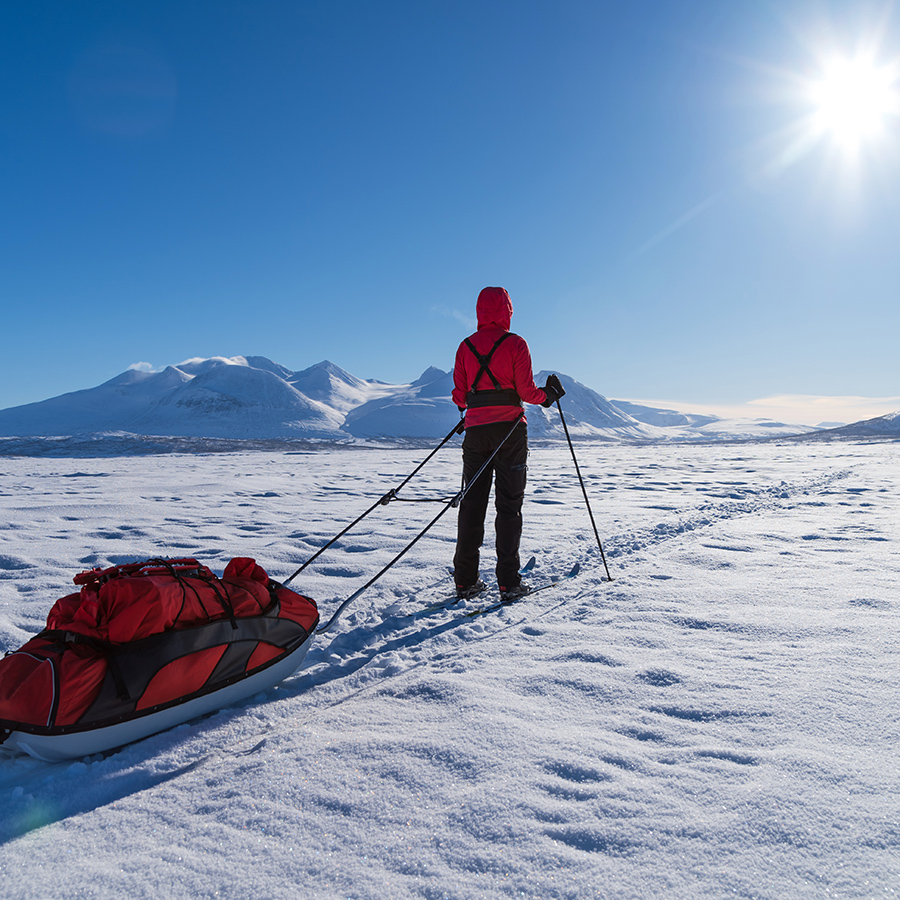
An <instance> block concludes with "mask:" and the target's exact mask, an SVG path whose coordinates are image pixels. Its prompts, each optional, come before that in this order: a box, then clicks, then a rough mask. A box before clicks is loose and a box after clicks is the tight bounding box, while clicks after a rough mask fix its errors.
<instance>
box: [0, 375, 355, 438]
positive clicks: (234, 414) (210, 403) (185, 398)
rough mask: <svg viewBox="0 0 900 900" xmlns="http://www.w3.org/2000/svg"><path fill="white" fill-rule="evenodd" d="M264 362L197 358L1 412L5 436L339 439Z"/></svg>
mask: <svg viewBox="0 0 900 900" xmlns="http://www.w3.org/2000/svg"><path fill="white" fill-rule="evenodd" d="M281 371H283V372H284V374H285V375H287V376H290V375H291V374H292V373H291V372H290V370H288V369H284V368H283V367H281V366H278V365H277V364H276V363H273V362H272V361H271V360H267V359H265V358H264V357H250V358H249V359H248V358H245V357H235V358H233V359H225V358H222V357H213V358H211V359H192V360H188V361H186V362H184V363H181V364H180V365H178V366H169V367H168V368H166V369H165V370H164V371H162V372H154V373H147V372H139V371H135V370H129V371H127V372H123V373H122V374H121V375H117V376H116V377H115V378H112V379H110V380H109V381H107V382H105V383H104V384H101V385H99V386H98V387H95V388H89V389H87V390H82V391H75V392H73V393H70V394H63V395H62V396H59V397H53V398H51V399H50V400H42V401H40V402H39V403H28V404H26V405H24V406H16V407H12V408H10V409H5V410H0V435H16V436H17V435H35V436H38V435H39V436H53V435H73V434H91V433H99V432H131V433H135V434H148V435H172V436H191V437H219V438H251V437H252V438H276V437H277V438H290V437H294V438H298V437H339V436H341V434H342V432H341V430H340V429H341V425H342V423H343V415H342V414H341V413H340V412H339V411H338V410H336V409H334V408H333V407H331V406H329V405H327V404H324V403H321V402H319V401H316V400H311V399H310V398H309V397H306V396H305V395H304V394H302V393H300V391H298V390H296V389H295V388H294V387H293V386H292V385H290V384H289V383H288V382H287V381H286V380H285V377H284V376H283V375H281V374H279V372H281Z"/></svg>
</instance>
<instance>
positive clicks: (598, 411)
mask: <svg viewBox="0 0 900 900" xmlns="http://www.w3.org/2000/svg"><path fill="white" fill-rule="evenodd" d="M549 374H550V372H549V371H548V370H543V371H541V372H538V374H537V376H536V379H535V380H536V381H537V383H539V384H542V383H543V382H544V380H545V379H546V377H547V375H549ZM557 374H558V375H559V378H560V380H561V381H562V383H563V386H564V387H565V389H566V397H565V399H564V401H563V403H562V407H563V410H564V412H565V416H566V423H567V425H568V428H569V432H570V434H571V435H572V436H573V437H578V438H583V439H599V440H627V441H642V442H645V441H672V440H677V441H692V440H706V441H709V440H736V439H743V440H747V439H759V438H766V437H776V436H777V437H782V436H792V437H793V436H796V437H803V436H805V435H812V434H813V433H822V434H828V432H827V431H825V432H821V431H819V430H817V429H815V428H811V427H809V426H801V425H788V424H785V423H780V422H772V421H770V420H761V419H756V420H751V419H740V420H728V419H718V418H716V417H713V416H698V415H692V414H687V413H680V412H678V411H677V410H668V409H667V410H663V409H656V408H653V407H646V406H641V405H640V404H636V403H632V402H630V401H615V400H609V399H607V398H606V397H604V396H603V395H602V394H599V393H598V392H597V391H595V390H593V389H592V388H589V387H587V386H586V385H583V384H581V383H580V382H578V381H576V380H575V379H574V378H572V377H571V376H568V375H566V374H564V373H559V372H558V373H557ZM451 387H452V375H451V373H450V372H445V371H443V370H442V369H438V368H436V367H434V366H429V367H428V368H427V369H426V370H425V371H424V372H423V373H422V374H421V375H420V376H419V377H418V378H416V379H415V380H413V381H411V382H408V383H406V384H388V383H385V382H382V381H378V380H376V379H368V380H364V379H361V378H359V377H357V376H356V375H353V374H351V373H350V372H347V371H346V370H345V369H342V368H341V367H340V366H338V365H336V364H335V363H333V362H331V361H329V360H322V361H321V362H319V363H315V364H314V365H312V366H309V367H308V368H306V369H302V370H299V371H292V370H291V369H289V368H287V367H285V366H282V365H281V364H279V363H276V362H273V361H272V360H270V359H268V358H267V357H264V356H236V357H221V356H218V357H216V356H214V357H206V358H201V357H193V358H190V359H187V360H185V361H184V362H182V363H179V364H178V365H176V366H167V367H166V368H165V369H162V370H160V371H157V372H146V371H143V370H138V369H134V368H133V369H128V370H126V371H125V372H122V373H120V374H119V375H116V376H114V377H113V378H111V379H109V380H108V381H105V382H103V383H102V384H100V385H97V386H96V387H93V388H87V389H82V390H78V391H72V392H69V393H65V394H61V395H59V396H57V397H51V398H49V399H47V400H41V401H37V402H35V403H28V404H23V405H21V406H15V407H10V408H7V409H4V410H0V437H4V438H47V439H50V438H59V437H71V436H78V437H82V438H83V437H86V436H91V435H101V434H117V435H132V436H136V437H140V436H145V437H157V438H163V437H170V438H190V439H217V440H225V441H228V440H255V441H271V440H295V439H311V440H317V441H320V440H327V441H334V440H338V441H358V440H363V441H365V440H373V439H374V440H385V439H401V440H410V439H413V440H418V439H433V438H438V437H442V436H444V435H445V434H446V433H447V431H448V430H449V429H450V428H452V426H453V424H454V422H455V421H457V420H458V416H459V413H458V411H457V409H456V406H455V405H454V404H453V401H452V400H451V399H450V390H451ZM526 414H527V417H528V422H529V426H530V431H531V434H532V435H533V436H534V437H535V438H538V439H541V438H546V439H552V438H561V437H564V432H563V429H562V425H561V422H560V419H559V416H558V414H557V410H556V409H555V408H554V407H552V406H551V407H550V408H548V409H544V408H542V407H540V406H530V405H528V406H526ZM881 418H883V419H885V422H884V423H883V424H881V425H879V424H878V421H879V420H871V422H872V424H871V425H870V426H869V429H868V431H866V430H865V429H863V432H862V433H865V434H879V435H882V436H883V435H885V434H894V433H898V432H900V414H894V417H893V418H891V417H881ZM864 424H865V423H858V425H860V426H862V425H864ZM853 427H854V426H845V427H844V428H838V429H833V431H834V432H841V433H846V434H847V435H848V436H852V435H853V434H854V432H852V431H850V432H848V431H847V429H848V428H849V429H852V428H853ZM879 429H880V430H879Z"/></svg>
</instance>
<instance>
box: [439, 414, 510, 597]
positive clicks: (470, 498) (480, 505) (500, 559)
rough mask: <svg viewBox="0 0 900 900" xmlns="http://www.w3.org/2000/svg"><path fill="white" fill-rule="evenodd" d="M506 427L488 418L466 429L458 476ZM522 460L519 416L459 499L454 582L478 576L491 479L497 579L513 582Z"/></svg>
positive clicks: (481, 459) (479, 460)
mask: <svg viewBox="0 0 900 900" xmlns="http://www.w3.org/2000/svg"><path fill="white" fill-rule="evenodd" d="M512 427H513V426H512V422H492V423H491V424H489V425H476V426H473V427H472V428H467V429H466V436H465V438H464V439H463V482H464V483H465V484H466V485H468V484H469V483H470V481H471V480H472V478H473V477H474V476H475V474H476V473H477V472H478V470H479V469H480V468H481V467H482V466H483V465H484V463H485V461H486V460H487V459H489V458H490V455H491V454H492V453H493V452H494V450H495V449H496V447H497V445H498V444H500V442H501V441H503V439H504V438H505V437H506V436H507V435H508V434H509V432H510V429H511V428H512ZM527 460H528V426H527V425H526V424H525V422H521V421H520V422H519V424H518V425H516V427H515V430H514V431H513V433H512V435H510V437H509V438H508V439H507V440H506V442H505V443H504V444H503V446H502V447H501V448H500V449H499V451H498V452H497V455H496V456H495V457H494V458H493V460H492V461H491V463H490V465H489V466H488V467H487V468H486V469H485V470H484V471H483V472H482V473H481V475H479V476H478V479H477V480H476V481H475V483H474V484H472V486H471V488H470V489H469V490H468V492H467V493H466V495H465V497H463V499H462V502H461V503H460V504H459V518H458V519H457V537H456V554H455V556H454V557H453V573H454V577H455V578H456V583H457V584H458V585H462V586H465V587H468V586H469V585H472V584H474V583H475V582H476V581H477V579H478V560H479V555H480V550H481V544H482V542H483V541H484V518H485V514H486V513H487V506H488V499H489V498H490V493H491V483H492V482H493V483H494V504H495V506H496V510H497V517H496V519H495V520H494V528H495V531H496V539H497V544H496V547H497V569H496V574H497V584H498V585H500V586H501V587H503V588H506V589H509V588H514V587H516V586H517V585H518V584H519V581H520V580H521V579H520V577H519V541H520V539H521V537H522V500H523V499H524V497H525V480H526V473H527V466H526V463H527Z"/></svg>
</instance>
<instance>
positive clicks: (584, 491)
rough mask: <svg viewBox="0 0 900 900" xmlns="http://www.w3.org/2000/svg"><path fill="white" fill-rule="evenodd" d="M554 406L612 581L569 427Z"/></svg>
mask: <svg viewBox="0 0 900 900" xmlns="http://www.w3.org/2000/svg"><path fill="white" fill-rule="evenodd" d="M556 408H557V409H558V410H559V418H560V421H561V422H562V427H563V431H565V433H566V440H567V441H568V442H569V450H570V451H571V452H572V462H573V463H575V472H576V473H577V474H578V480H579V482H581V493H582V494H584V502H585V504H586V505H587V511H588V515H589V516H590V517H591V525H592V526H593V528H594V537H595V538H597V546H598V547H599V548H600V559H602V560H603V568H604V569H606V577H607V578H608V579H609V580H610V581H612V580H613V578H612V575H610V574H609V566H608V565H607V564H606V554H605V553H604V552H603V545H602V544H601V543H600V533H599V532H598V531H597V523H596V522H595V521H594V514H593V512H591V501H590V500H588V492H587V488H586V487H585V486H584V479H583V478H582V477H581V469H580V468H579V467H578V460H577V459H576V458H575V447H574V446H573V445H572V438H571V437H569V428H568V426H567V425H566V417H565V416H564V415H563V411H562V407H561V406H560V405H559V399H557V401H556Z"/></svg>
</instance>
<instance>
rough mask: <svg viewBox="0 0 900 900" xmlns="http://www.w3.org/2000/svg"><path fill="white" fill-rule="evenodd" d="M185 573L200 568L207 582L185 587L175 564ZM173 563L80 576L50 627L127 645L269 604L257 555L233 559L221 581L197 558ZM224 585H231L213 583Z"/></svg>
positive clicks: (254, 611) (250, 612)
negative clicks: (77, 587)
mask: <svg viewBox="0 0 900 900" xmlns="http://www.w3.org/2000/svg"><path fill="white" fill-rule="evenodd" d="M169 567H171V569H174V570H175V572H178V573H182V574H185V575H188V574H191V573H199V574H200V576H201V577H202V578H203V580H205V581H206V582H207V583H208V584H203V583H202V582H198V581H197V580H196V579H195V578H191V579H190V580H189V583H190V584H191V585H192V586H193V587H194V588H195V589H194V590H192V589H190V588H187V589H186V588H185V587H184V585H183V584H182V583H181V582H180V581H179V580H178V579H176V578H173V577H172V574H171V571H170V568H169ZM169 567H166V566H156V565H150V564H138V565H127V566H113V567H112V568H110V569H105V570H103V571H98V570H92V571H90V572H82V573H81V574H80V575H76V576H75V583H76V584H80V585H81V594H80V595H70V596H68V597H63V599H62V600H58V601H57V602H56V604H55V605H54V606H53V609H51V610H50V614H49V615H48V616H47V628H50V629H54V630H58V631H74V632H75V633H76V634H84V635H87V636H88V637H93V638H97V639H99V640H103V641H111V642H112V643H114V644H126V643H129V642H130V641H136V640H138V639H140V638H142V637H147V636H148V635H151V634H159V633H160V632H163V631H168V630H170V629H171V628H174V627H175V626H176V625H177V626H178V627H179V628H189V627H190V626H192V625H200V624H202V623H203V622H208V621H212V620H216V619H224V618H226V617H227V616H228V615H229V605H230V606H231V608H232V609H233V610H234V615H235V616H238V617H241V616H254V615H257V614H258V613H260V612H262V611H263V610H264V609H265V608H266V607H267V606H268V605H269V604H270V603H271V599H270V597H269V591H268V589H267V587H266V585H267V583H268V580H269V576H268V575H266V572H265V570H264V569H263V568H262V567H261V566H258V565H257V564H256V562H255V561H254V560H252V559H246V558H238V559H233V560H232V561H231V562H230V563H229V564H228V566H227V567H226V569H225V575H224V576H223V578H222V581H221V582H220V581H219V580H218V579H217V578H216V577H215V575H213V573H212V572H211V571H210V570H209V569H208V568H207V567H206V566H202V565H200V563H198V562H197V560H195V559H178V560H171V561H170V562H169ZM221 584H225V585H226V586H227V590H226V591H223V590H222V588H221V587H218V593H217V591H216V589H215V588H214V587H213V586H212V585H216V586H219V585H221Z"/></svg>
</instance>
